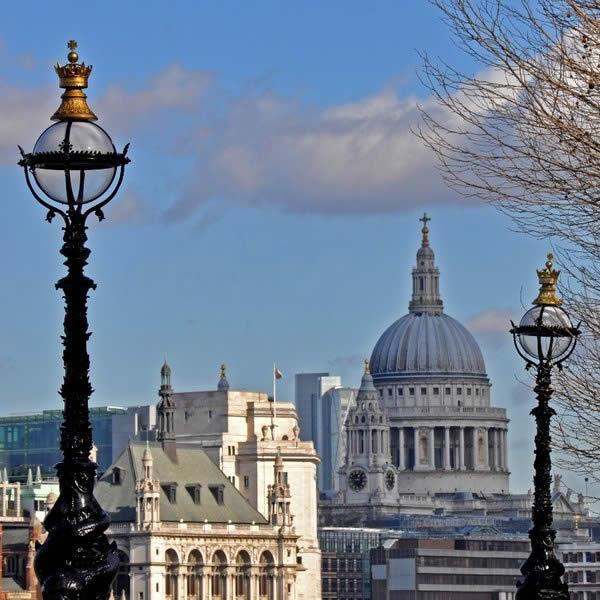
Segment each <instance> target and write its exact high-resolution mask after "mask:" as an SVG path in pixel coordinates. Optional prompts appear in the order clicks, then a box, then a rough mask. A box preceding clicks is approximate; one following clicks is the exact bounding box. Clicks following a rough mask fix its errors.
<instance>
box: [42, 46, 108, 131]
mask: <svg viewBox="0 0 600 600" xmlns="http://www.w3.org/2000/svg"><path fill="white" fill-rule="evenodd" d="M67 47H68V48H69V50H70V52H69V54H68V55H67V60H68V61H69V62H68V63H67V64H66V65H62V66H61V65H60V64H58V63H57V64H56V66H55V67H54V70H55V71H56V74H57V75H58V79H59V84H58V85H59V87H61V88H63V89H64V90H65V92H64V94H63V95H62V96H61V98H62V103H61V105H60V106H59V107H58V110H57V111H56V112H55V113H54V114H53V115H52V117H51V120H52V121H62V120H65V119H70V120H73V121H95V120H96V119H97V118H98V117H96V115H95V114H94V113H93V112H92V111H91V110H90V107H89V106H88V105H87V102H86V97H87V96H86V95H85V94H84V93H83V91H82V90H83V89H85V88H86V87H87V85H88V77H89V76H90V73H91V72H92V67H91V65H89V66H87V65H86V64H85V63H83V62H82V63H78V62H77V61H78V60H79V54H77V52H75V48H77V42H76V41H75V40H69V41H68V42H67Z"/></svg>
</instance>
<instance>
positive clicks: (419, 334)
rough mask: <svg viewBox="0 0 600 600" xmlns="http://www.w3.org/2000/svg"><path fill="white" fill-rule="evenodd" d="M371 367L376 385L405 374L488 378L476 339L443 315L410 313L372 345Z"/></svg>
mask: <svg viewBox="0 0 600 600" xmlns="http://www.w3.org/2000/svg"><path fill="white" fill-rule="evenodd" d="M370 366H371V373H372V374H373V379H374V380H375V382H377V381H390V380H391V379H394V378H395V377H403V376H407V375H459V374H460V375H469V376H479V377H487V375H486V372H485V363H484V361H483V355H482V354H481V350H480V349H479V345H478V344H477V342H476V341H475V338H474V337H473V336H472V335H471V334H470V333H469V332H468V331H467V329H466V328H465V327H464V326H463V325H461V324H460V323H459V322H458V321H457V320H456V319H453V318H452V317H449V316H448V315H446V314H444V313H441V314H432V313H426V312H423V313H409V314H407V315H405V316H404V317H402V318H401V319H398V320H397V321H396V322H395V323H393V324H392V325H391V326H390V327H388V328H387V329H386V331H385V332H384V333H383V334H382V336H381V337H380V338H379V340H378V341H377V344H375V348H374V349H373V354H372V355H371V362H370Z"/></svg>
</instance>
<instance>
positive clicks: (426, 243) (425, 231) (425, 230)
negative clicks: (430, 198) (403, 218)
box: [419, 213, 431, 246]
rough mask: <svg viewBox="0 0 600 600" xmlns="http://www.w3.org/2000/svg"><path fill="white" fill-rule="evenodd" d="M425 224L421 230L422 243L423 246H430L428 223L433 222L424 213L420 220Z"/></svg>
mask: <svg viewBox="0 0 600 600" xmlns="http://www.w3.org/2000/svg"><path fill="white" fill-rule="evenodd" d="M419 221H421V222H422V223H423V229H421V233H422V234H423V241H422V243H421V245H422V246H429V237H428V236H427V234H428V233H429V227H427V222H428V221H431V219H430V218H429V217H428V216H427V213H423V216H422V217H421V218H420V219H419Z"/></svg>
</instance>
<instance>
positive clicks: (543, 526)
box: [510, 254, 579, 600]
mask: <svg viewBox="0 0 600 600" xmlns="http://www.w3.org/2000/svg"><path fill="white" fill-rule="evenodd" d="M552 258H553V257H552V254H548V260H547V262H546V265H545V269H538V271H537V274H538V279H539V283H540V292H539V294H538V297H537V298H536V299H535V300H534V301H533V304H534V307H533V308H531V309H529V310H528V311H527V312H526V313H525V314H524V315H523V317H522V319H521V322H520V323H519V325H518V326H516V325H515V324H514V323H512V326H513V327H512V329H511V330H510V331H511V333H512V334H513V340H514V343H515V348H516V349H517V352H518V353H519V355H520V356H521V358H523V360H525V363H526V368H527V369H529V368H531V367H535V368H536V370H537V373H536V378H535V388H534V391H535V393H536V395H537V401H538V403H537V406H536V407H535V408H533V409H532V411H531V414H532V415H533V416H534V417H535V422H536V435H535V460H534V463H533V465H534V471H535V472H534V476H533V482H534V500H533V507H532V510H531V520H532V522H533V527H532V529H531V530H530V531H529V537H530V539H531V554H530V555H529V558H528V559H527V560H526V561H525V562H524V563H523V566H522V567H521V573H523V575H524V576H525V579H524V581H522V582H518V583H517V600H569V592H568V589H567V584H566V583H564V582H563V581H562V580H561V577H562V575H563V574H564V572H565V568H564V566H563V565H562V563H561V562H560V560H559V559H558V558H557V557H556V556H555V554H554V538H555V536H556V531H555V530H554V529H553V527H552V524H553V522H552V521H553V519H552V496H551V494H550V483H551V481H550V478H551V470H552V461H551V458H550V452H551V448H550V442H551V439H550V421H551V419H552V416H553V415H554V414H556V413H555V411H554V409H553V408H552V407H551V406H550V397H551V396H552V387H551V372H552V368H553V367H557V368H558V369H559V370H560V369H562V364H563V362H564V361H565V360H566V359H567V358H568V357H569V356H570V355H571V354H572V352H573V350H574V349H575V345H576V344H577V336H578V335H579V325H578V326H577V327H573V324H572V323H571V319H570V317H569V315H568V314H567V312H566V311H565V310H564V309H563V308H561V306H560V305H561V301H560V299H559V298H558V297H557V296H556V289H555V286H556V282H557V280H558V275H559V273H560V271H556V270H554V269H552Z"/></svg>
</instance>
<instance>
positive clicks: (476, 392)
mask: <svg viewBox="0 0 600 600" xmlns="http://www.w3.org/2000/svg"><path fill="white" fill-rule="evenodd" d="M475 395H476V396H479V388H475Z"/></svg>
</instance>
